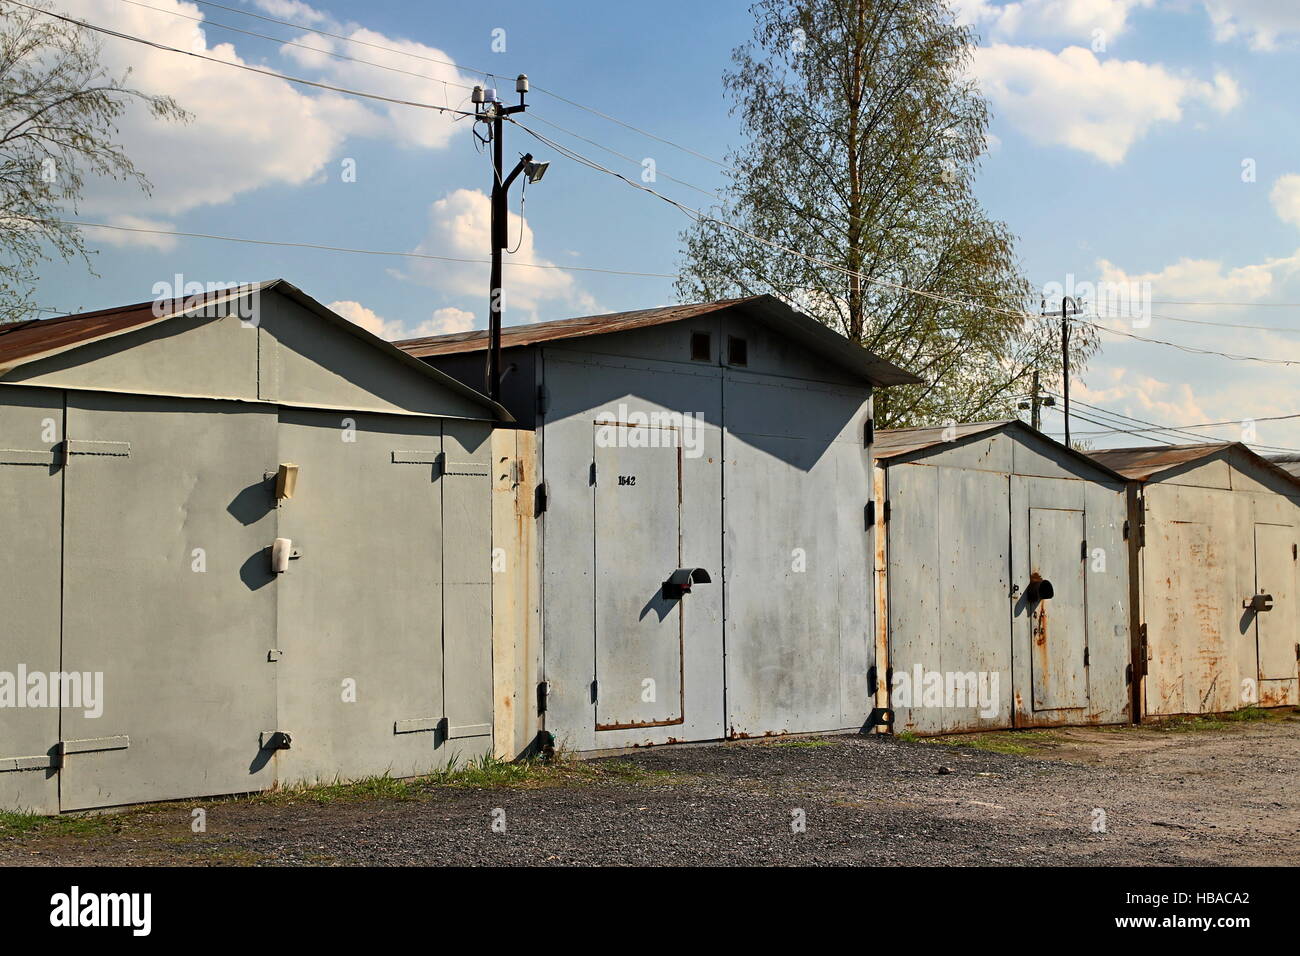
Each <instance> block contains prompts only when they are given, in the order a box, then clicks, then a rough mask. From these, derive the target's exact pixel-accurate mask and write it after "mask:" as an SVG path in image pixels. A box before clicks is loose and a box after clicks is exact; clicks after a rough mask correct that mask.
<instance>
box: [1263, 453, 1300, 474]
mask: <svg viewBox="0 0 1300 956" xmlns="http://www.w3.org/2000/svg"><path fill="white" fill-rule="evenodd" d="M1268 460H1269V461H1271V462H1272V463H1273V464H1275V465H1277V466H1278V467H1279V468H1281V469H1282V470H1283V471H1285V472H1286V473H1287V474H1288V475H1295V476H1296V477H1297V478H1300V455H1269V456H1268Z"/></svg>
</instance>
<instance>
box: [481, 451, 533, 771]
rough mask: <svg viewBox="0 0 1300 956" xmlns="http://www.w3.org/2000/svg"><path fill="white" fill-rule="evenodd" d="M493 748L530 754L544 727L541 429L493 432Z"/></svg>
mask: <svg viewBox="0 0 1300 956" xmlns="http://www.w3.org/2000/svg"><path fill="white" fill-rule="evenodd" d="M492 448H493V453H492V455H493V462H494V468H493V482H494V487H493V495H492V509H493V510H492V545H493V554H492V560H493V566H492V682H493V689H494V693H495V696H494V698H493V735H492V737H493V746H494V750H495V753H496V756H498V757H500V758H502V759H505V760H510V759H513V758H515V757H518V756H521V755H523V754H525V753H528V752H529V750H530V748H531V747H532V745H533V743H534V741H535V740H536V739H537V732H538V731H539V730H540V729H541V724H540V721H541V717H542V715H541V714H540V713H539V708H538V691H537V688H538V685H539V684H540V683H541V680H542V634H541V620H542V619H541V613H542V595H541V541H540V534H539V527H538V525H539V520H538V516H537V514H536V508H537V499H536V493H535V489H536V487H537V433H536V432H534V431H532V430H529V429H524V428H498V429H496V430H494V431H493V433H492Z"/></svg>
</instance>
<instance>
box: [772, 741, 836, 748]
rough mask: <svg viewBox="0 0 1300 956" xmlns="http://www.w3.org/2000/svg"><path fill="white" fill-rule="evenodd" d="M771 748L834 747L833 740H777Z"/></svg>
mask: <svg viewBox="0 0 1300 956" xmlns="http://www.w3.org/2000/svg"><path fill="white" fill-rule="evenodd" d="M769 746H771V747H834V746H835V741H833V740H778V741H776V742H774V743H772V744H769Z"/></svg>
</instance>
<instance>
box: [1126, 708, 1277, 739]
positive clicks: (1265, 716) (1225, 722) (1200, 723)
mask: <svg viewBox="0 0 1300 956" xmlns="http://www.w3.org/2000/svg"><path fill="white" fill-rule="evenodd" d="M1285 716H1286V715H1285V713H1282V712H1278V711H1273V710H1265V709H1263V708H1262V707H1243V708H1242V709H1241V710H1233V711H1229V712H1228V713H1226V714H1192V715H1189V716H1186V717H1170V718H1169V719H1168V720H1162V721H1160V722H1159V723H1156V724H1153V725H1152V726H1153V727H1154V728H1155V729H1156V730H1162V731H1166V732H1170V733H1186V732H1189V731H1193V732H1194V731H1198V730H1230V729H1232V727H1234V726H1236V725H1238V724H1242V723H1249V722H1252V721H1257V720H1280V719H1282V718H1283V717H1285Z"/></svg>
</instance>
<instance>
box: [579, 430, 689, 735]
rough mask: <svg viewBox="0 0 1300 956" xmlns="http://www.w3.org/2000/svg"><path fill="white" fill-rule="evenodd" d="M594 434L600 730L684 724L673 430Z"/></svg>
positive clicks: (678, 457)
mask: <svg viewBox="0 0 1300 956" xmlns="http://www.w3.org/2000/svg"><path fill="white" fill-rule="evenodd" d="M594 428H595V438H596V440H595V451H594V456H595V463H596V470H595V475H594V477H595V576H594V579H593V580H594V583H595V588H596V596H595V604H596V622H595V627H596V681H597V688H598V694H597V700H596V729H597V730H620V729H627V728H630V727H634V726H642V727H648V726H656V725H666V724H680V723H681V722H682V720H683V714H684V707H683V699H682V696H683V695H682V689H683V681H682V676H683V675H682V638H683V631H684V621H685V613H686V612H685V608H686V607H687V604H688V603H689V601H690V598H691V597H693V594H686V595H682V596H681V597H679V598H673V597H667V596H665V595H664V594H663V593H662V592H663V582H664V581H666V580H667V579H668V578H669V577H670V576H671V575H672V573H673V572H674V571H676V570H677V568H679V567H681V560H682V558H681V498H682V489H681V473H682V449H681V447H680V441H679V439H677V438H676V437H674V438H672V439H670V440H671V441H672V444H671V445H664V444H663V443H662V441H661V436H664V435H666V434H671V433H672V431H673V429H665V428H650V427H646V426H630V425H627V424H624V423H619V424H612V425H611V424H597V425H595V426H594Z"/></svg>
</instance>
